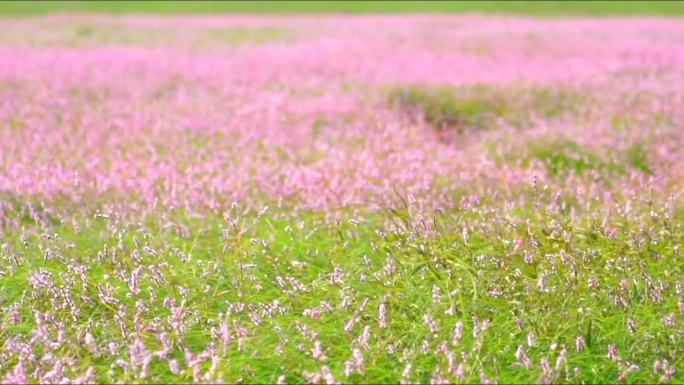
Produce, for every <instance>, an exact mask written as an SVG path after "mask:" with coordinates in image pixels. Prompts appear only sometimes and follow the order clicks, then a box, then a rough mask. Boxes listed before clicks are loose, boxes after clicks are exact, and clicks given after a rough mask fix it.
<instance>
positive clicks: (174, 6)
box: [0, 1, 684, 16]
mask: <svg viewBox="0 0 684 385" xmlns="http://www.w3.org/2000/svg"><path fill="white" fill-rule="evenodd" d="M65 12H67V13H70V12H79V13H80V12H97V13H121V14H130V13H149V14H220V13H255V14H264V13H276V14H295V13H354V14H366V13H464V12H483V13H505V14H522V15H535V16H563V15H591V16H612V15H658V16H680V15H683V14H684V2H678V1H192V2H182V1H3V2H0V15H8V16H10V15H11V16H18V15H41V14H49V13H65Z"/></svg>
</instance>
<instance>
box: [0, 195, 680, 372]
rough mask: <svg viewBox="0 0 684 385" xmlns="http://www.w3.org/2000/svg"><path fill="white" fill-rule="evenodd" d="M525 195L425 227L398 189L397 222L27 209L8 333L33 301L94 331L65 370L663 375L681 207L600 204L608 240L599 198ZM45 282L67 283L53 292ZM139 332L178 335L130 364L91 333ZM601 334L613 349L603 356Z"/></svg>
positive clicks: (145, 336)
mask: <svg viewBox="0 0 684 385" xmlns="http://www.w3.org/2000/svg"><path fill="white" fill-rule="evenodd" d="M521 195H522V196H525V197H526V199H529V200H530V201H529V203H530V206H528V207H527V208H526V209H525V208H522V207H521V208H520V209H519V210H517V211H516V212H512V213H511V214H510V215H508V216H507V218H506V220H505V221H499V220H493V217H492V215H493V213H495V212H497V211H498V212H500V211H501V207H498V203H496V202H494V201H489V200H486V201H484V202H482V203H481V205H478V206H472V207H470V208H466V209H454V210H452V211H448V212H444V213H442V214H441V215H438V216H436V217H435V218H432V221H433V222H432V224H431V225H430V226H428V227H429V228H430V229H429V230H428V229H427V228H426V227H425V224H424V223H422V224H421V221H420V219H419V218H417V217H413V216H412V214H411V212H412V208H411V206H410V205H409V206H407V207H404V208H402V207H400V206H398V207H397V208H396V209H394V211H393V214H390V216H391V217H393V218H394V221H395V225H389V226H387V225H383V224H382V223H381V222H383V221H379V220H380V219H381V218H382V216H378V215H370V216H366V217H365V219H362V218H360V217H358V216H356V217H355V216H353V215H351V213H348V214H345V215H343V216H341V217H339V219H338V220H337V221H335V220H331V219H330V218H328V219H327V220H326V219H325V218H324V216H322V215H318V214H299V215H292V214H291V213H287V212H272V213H271V212H268V213H264V212H262V213H258V212H256V211H248V212H245V211H242V210H241V209H239V208H236V209H234V210H232V211H231V212H228V213H226V215H225V218H219V217H204V218H201V219H200V218H192V217H190V216H188V215H186V214H183V213H174V214H169V215H167V216H165V217H164V218H148V219H147V220H146V221H144V222H140V223H135V222H134V221H130V222H129V221H125V220H123V221H122V220H121V218H118V219H117V218H114V217H110V218H107V217H91V218H88V219H85V218H84V219H83V220H82V221H79V222H80V223H79V225H78V226H73V225H70V224H65V223H63V224H61V225H56V223H58V222H59V219H58V218H57V217H55V218H52V220H50V219H49V218H43V219H40V218H38V217H35V218H31V216H30V215H29V214H27V216H26V217H25V220H24V222H23V226H24V228H25V229H26V230H25V234H24V235H23V236H22V237H20V236H19V234H18V233H15V234H14V235H13V234H10V236H9V237H8V238H7V239H6V240H5V241H6V242H7V244H6V245H5V246H4V251H3V257H4V258H5V259H6V260H7V262H8V265H7V266H6V269H5V272H4V274H6V275H7V278H6V279H4V280H3V282H2V285H0V295H1V296H2V298H3V300H4V301H5V302H7V303H12V304H14V305H13V307H12V308H11V311H8V312H7V313H6V315H5V316H4V317H3V318H0V320H1V322H2V324H3V325H4V326H3V329H2V330H3V331H2V332H1V333H0V340H2V339H7V338H10V337H12V338H29V337H30V336H31V335H32V333H35V332H32V330H35V328H40V327H41V326H39V325H36V324H35V321H34V320H33V315H34V313H35V312H36V311H37V312H52V313H53V316H54V317H56V319H57V320H58V321H60V322H63V324H62V325H63V326H62V327H61V328H62V330H63V331H64V332H66V333H67V335H68V336H70V337H69V338H72V339H73V338H77V339H83V338H85V336H86V334H90V335H91V336H94V337H93V338H94V339H95V342H94V344H92V346H93V347H92V348H91V347H89V346H88V344H86V345H85V346H84V347H82V348H79V349H74V348H73V346H70V345H63V346H61V347H58V348H55V349H54V350H53V351H52V354H54V355H57V356H60V355H68V356H71V357H74V358H76V359H77V360H78V362H79V366H80V367H82V368H81V369H77V370H76V371H78V370H85V368H86V367H87V366H92V367H93V368H95V371H96V373H98V378H99V379H100V381H104V382H118V381H121V380H122V379H123V380H127V381H133V380H134V379H135V378H136V376H137V378H140V377H139V376H142V377H143V378H145V379H146V381H151V382H155V383H156V382H178V381H181V382H191V381H198V380H199V379H201V378H202V377H201V376H202V375H205V374H206V375H208V376H209V377H207V378H206V379H209V380H211V381H220V382H223V381H226V382H229V383H236V382H249V383H274V382H276V381H277V380H278V378H279V377H280V376H284V379H285V380H286V381H287V382H288V383H291V382H294V383H302V382H304V381H311V379H310V378H307V373H311V374H312V375H314V373H317V372H318V370H319V367H320V365H328V367H329V369H330V370H331V371H332V372H333V373H335V375H336V376H337V378H338V379H340V376H341V373H343V372H345V366H346V365H347V366H350V367H351V368H352V369H351V374H350V375H349V377H347V378H346V380H345V382H359V381H363V382H372V383H396V382H398V381H400V380H403V381H412V382H421V383H426V382H429V381H430V380H431V378H432V379H434V378H435V376H438V375H436V374H435V373H436V372H435V370H436V368H438V367H440V366H441V367H443V368H446V367H448V368H449V372H446V373H443V374H442V375H444V376H446V377H444V378H446V379H449V381H453V380H458V381H459V382H460V381H464V382H466V383H475V382H481V381H484V380H485V379H487V378H491V379H494V380H495V381H497V382H503V383H536V382H540V381H541V382H548V381H552V382H570V383H585V382H588V383H614V382H623V381H627V382H629V383H642V382H650V381H653V380H654V379H655V378H658V377H659V376H661V374H663V373H665V371H664V370H661V369H658V371H655V372H651V371H650V367H651V365H652V362H653V358H654V355H655V356H663V357H664V356H667V357H673V359H672V360H670V361H669V365H671V366H670V367H673V368H677V367H681V364H682V359H683V358H682V357H683V356H682V354H681V353H682V346H683V345H682V337H681V335H677V333H676V332H675V331H674V329H673V328H672V327H668V326H667V324H668V322H669V321H668V320H667V317H672V319H673V320H674V319H675V318H674V317H675V316H674V314H675V313H678V310H677V308H678V306H682V304H681V303H680V304H679V305H678V302H677V295H675V293H674V290H675V288H674V286H675V281H676V280H677V277H681V262H679V261H678V258H679V251H678V245H679V244H681V242H682V230H681V216H680V215H679V214H678V213H677V212H673V211H668V210H659V211H658V212H655V213H654V212H650V213H649V212H648V209H649V208H648V206H647V205H643V206H642V205H639V204H637V205H635V206H634V207H633V211H632V212H631V213H630V214H629V217H626V216H624V217H622V216H616V217H615V218H614V219H612V220H611V222H610V225H611V226H615V227H616V228H618V229H619V232H620V236H619V238H617V239H616V238H615V237H614V236H612V235H610V234H605V233H602V232H601V231H600V230H598V228H597V226H598V224H597V222H598V221H599V220H600V218H601V215H602V214H600V213H599V212H595V213H593V214H592V213H590V212H591V211H592V208H591V207H588V208H587V209H588V210H586V211H584V210H581V211H580V213H581V214H580V215H581V216H582V217H584V218H585V219H583V220H580V221H579V222H576V223H573V224H571V223H570V222H569V221H567V218H566V214H565V213H564V212H562V211H561V212H557V211H555V209H554V207H555V206H554V205H555V204H554V203H553V200H554V198H553V197H552V194H550V193H547V192H539V193H535V192H534V190H533V189H530V190H529V191H526V192H525V191H521ZM569 202H570V201H567V202H565V201H564V203H563V204H565V203H569ZM569 204H570V205H571V206H572V204H571V203H569ZM532 206H536V207H537V208H536V209H535V208H533V207H532ZM487 213H490V214H487ZM490 217H492V218H490ZM639 221H648V222H649V223H650V225H649V228H650V229H651V231H654V232H658V233H660V234H661V235H660V237H659V239H658V241H657V242H653V241H650V240H645V241H639V239H642V237H643V235H642V231H643V229H641V228H639V226H638V225H636V223H638V222H639ZM160 223H166V225H165V226H163V227H160ZM469 229H470V230H469ZM41 233H43V235H40V234H41ZM494 234H498V235H497V236H494ZM511 240H517V242H516V241H514V242H511ZM70 245H77V247H76V248H73V246H70ZM29 282H30V284H29ZM676 285H677V289H676V290H678V291H679V290H681V281H678V283H676ZM668 287H669V288H668ZM27 288H30V289H28V291H27ZM53 291H56V292H64V293H66V292H69V293H70V294H69V295H70V297H69V298H70V300H65V301H66V302H65V304H64V305H63V304H62V303H61V301H57V302H55V303H53V304H51V303H50V302H49V301H46V300H45V299H46V298H49V297H50V296H51V294H50V293H51V292H53ZM28 293H30V295H29V294H28ZM107 297H111V298H110V299H107ZM98 298H99V299H100V301H102V302H101V303H100V304H98V305H96V306H92V305H89V304H88V303H89V301H92V300H96V301H97V299H98ZM69 301H73V302H72V303H73V306H72V305H68V303H69ZM103 303H104V305H103ZM58 304H59V305H58ZM383 308H384V310H383ZM75 309H79V310H78V312H76V310H75ZM14 314H17V315H16V317H18V319H19V320H21V322H19V323H15V322H13V321H12V319H13V318H14V317H15V315H14ZM155 317H160V319H161V320H163V321H161V320H160V321H158V322H157V321H153V319H154V318H155ZM117 320H118V321H117ZM672 322H675V321H672ZM226 323H227V325H229V326H228V327H229V329H232V328H233V327H234V330H235V331H234V333H237V334H235V335H233V337H232V338H233V340H227V339H223V340H221V339H219V341H223V342H221V343H220V344H218V345H215V348H218V349H219V351H222V352H223V353H221V355H220V358H217V359H219V361H218V362H217V364H216V365H218V366H216V367H215V368H213V369H212V368H211V367H212V366H211V365H210V362H203V363H200V364H198V369H196V370H195V369H191V368H185V369H183V370H181V372H180V373H179V374H177V375H174V374H172V369H171V368H170V367H169V364H168V362H167V361H172V360H177V361H180V362H183V360H184V358H183V357H184V353H183V352H186V353H185V357H186V358H185V361H186V362H188V361H189V360H188V358H187V352H190V354H191V356H190V357H192V354H197V355H198V356H199V355H200V352H202V351H203V349H205V348H206V347H207V342H208V341H212V337H213V336H216V335H217V334H216V333H217V330H220V329H221V328H222V325H224V324H226ZM155 324H156V325H158V326H152V325H155ZM64 325H66V326H64ZM136 325H137V326H136ZM142 325H147V326H145V327H144V328H143V327H142ZM231 326H232V327H231ZM155 328H158V330H155ZM459 328H463V330H462V331H458V330H459ZM59 330H60V327H59V326H58V327H57V328H56V329H54V330H53V328H52V327H51V326H47V329H46V330H45V333H47V335H48V336H49V337H48V338H53V337H54V336H57V335H58V334H59ZM162 331H163V332H164V333H163V334H164V337H162V336H161V335H160V334H159V333H160V332H162ZM53 333H55V334H54V336H53ZM133 333H135V334H136V335H141V336H142V337H141V338H142V343H143V346H144V347H143V349H145V351H147V350H146V349H149V350H151V351H159V352H162V351H164V349H165V348H164V338H168V339H170V341H171V342H170V343H171V344H172V346H174V348H170V350H169V351H168V352H166V353H163V355H162V356H161V357H160V359H153V360H152V361H151V362H148V363H146V364H145V363H136V362H135V360H136V358H135V353H134V352H133V348H131V353H130V357H131V358H130V360H131V361H130V362H131V365H132V366H131V367H129V366H128V365H129V364H128V363H126V362H124V364H125V365H124V364H120V362H119V361H116V360H115V356H114V355H112V354H106V353H105V352H104V351H103V350H100V349H101V348H96V346H103V343H104V342H105V341H110V343H111V341H125V340H127V336H128V335H130V334H133ZM229 333H230V332H229ZM54 338H57V337H54ZM213 341H216V340H213ZM317 344H320V346H321V355H317V353H315V351H316V346H317ZM114 346H118V345H117V343H116V342H114ZM610 346H615V348H616V349H617V350H616V352H617V353H616V355H617V357H611V356H609V355H607V353H606V352H607V351H609V350H610V349H611V348H610ZM125 348H126V347H125V346H119V347H117V348H116V349H125ZM208 349H209V350H211V349H213V348H211V347H210V348H208ZM354 350H358V352H359V353H353V352H354ZM155 354H157V353H155ZM160 354H162V353H160ZM207 354H209V353H207ZM212 354H213V353H212ZM354 354H360V356H361V358H360V360H361V362H362V364H358V362H357V361H355V359H354V358H353V357H354ZM620 357H630V361H627V360H624V359H623V358H620ZM162 358H163V359H162ZM357 360H358V358H357ZM452 360H454V361H453V362H452ZM190 361H191V360H190ZM200 362H202V361H200ZM544 362H546V365H548V367H546V366H545V364H544ZM533 363H534V364H533ZM537 363H540V364H539V365H537ZM137 365H140V366H137ZM359 365H360V366H359ZM409 365H410V366H411V367H412V368H415V370H414V371H410V370H408V371H405V366H409ZM666 365H667V364H666ZM190 366H192V365H190ZM634 367H636V368H639V370H633V369H630V368H634ZM504 369H505V370H504ZM402 371H404V376H403V377H401V378H400V377H399V376H398V374H399V373H401V372H402ZM461 371H462V373H461ZM143 372H145V373H147V374H141V373H143ZM437 372H439V371H437ZM197 373H201V375H199V376H200V377H197V376H198V374H197ZM654 376H655V377H654ZM670 380H672V381H675V382H678V381H681V380H682V377H681V373H677V374H676V377H674V378H671V379H670ZM437 381H440V380H439V378H438V377H437ZM664 381H665V382H669V380H667V379H666V380H664Z"/></svg>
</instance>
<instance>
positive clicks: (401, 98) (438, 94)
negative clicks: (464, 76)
mask: <svg viewBox="0 0 684 385" xmlns="http://www.w3.org/2000/svg"><path fill="white" fill-rule="evenodd" d="M579 101H580V98H579V96H578V95H575V94H573V93H572V92H570V91H565V90H551V89H545V88H535V87H511V88H499V87H493V86H488V85H477V86H474V87H420V86H409V87H399V88H394V89H392V90H390V91H389V93H388V103H389V104H390V105H391V106H395V107H397V108H398V109H399V110H400V111H403V112H405V113H407V114H408V115H409V116H411V117H413V118H415V117H416V116H417V115H418V114H421V115H423V116H424V118H425V121H426V122H427V123H428V124H429V125H431V126H432V127H434V128H435V129H436V130H438V131H444V130H449V129H457V130H459V131H462V130H464V129H466V128H469V129H477V130H479V129H487V128H491V127H493V126H495V125H496V124H497V121H499V120H500V121H502V122H505V123H507V124H509V125H513V126H517V127H524V126H525V125H526V124H528V123H529V122H530V117H531V115H532V114H536V115H537V116H539V117H543V118H556V117H560V116H562V115H563V114H566V113H573V112H574V111H575V109H576V106H577V104H578V103H579Z"/></svg>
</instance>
